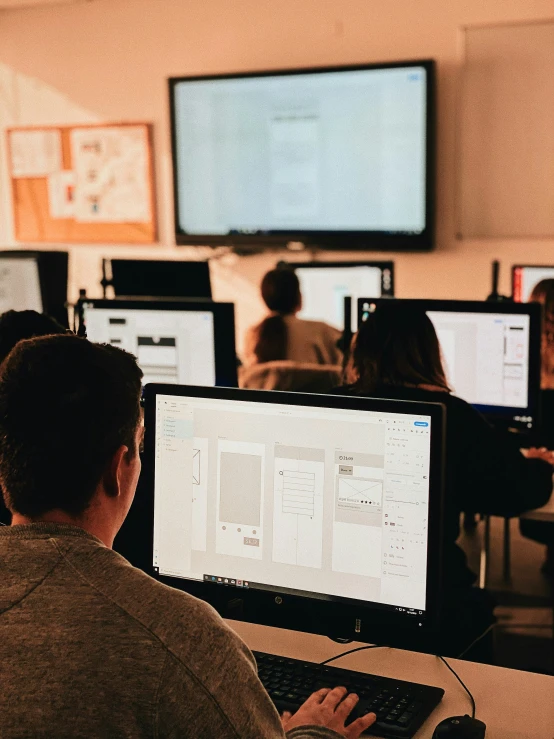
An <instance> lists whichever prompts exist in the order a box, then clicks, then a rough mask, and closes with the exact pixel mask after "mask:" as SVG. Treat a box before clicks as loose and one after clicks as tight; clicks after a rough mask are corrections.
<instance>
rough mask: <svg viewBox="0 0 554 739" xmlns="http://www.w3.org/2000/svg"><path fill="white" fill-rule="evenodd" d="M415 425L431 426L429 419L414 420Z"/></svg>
mask: <svg viewBox="0 0 554 739" xmlns="http://www.w3.org/2000/svg"><path fill="white" fill-rule="evenodd" d="M414 426H429V424H428V422H427V421H414Z"/></svg>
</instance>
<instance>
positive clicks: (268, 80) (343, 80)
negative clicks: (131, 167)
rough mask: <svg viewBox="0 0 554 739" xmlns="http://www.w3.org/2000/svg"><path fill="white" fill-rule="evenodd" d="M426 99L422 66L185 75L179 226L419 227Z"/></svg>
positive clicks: (179, 113)
mask: <svg viewBox="0 0 554 739" xmlns="http://www.w3.org/2000/svg"><path fill="white" fill-rule="evenodd" d="M426 98H427V73H426V70H425V68H424V67H401V68H394V69H372V70H356V71H343V72H326V73H320V74H292V75H275V76H263V77H246V78H234V79H214V80H183V81H182V82H178V83H177V84H176V86H175V110H174V115H175V142H176V152H175V155H176V169H177V188H178V200H179V207H178V219H179V225H180V227H181V229H182V230H183V231H185V232H186V233H189V234H228V233H257V232H262V233H263V232H265V231H275V230H277V231H279V230H281V231H283V230H284V231H287V230H308V231H309V230H316V231H317V230H323V231H385V232H400V233H415V234H418V233H421V232H422V231H423V229H424V228H425V225H426V224H425V201H426V194H425V187H426V173H425V166H426V164H425V163H426V105H427V103H426Z"/></svg>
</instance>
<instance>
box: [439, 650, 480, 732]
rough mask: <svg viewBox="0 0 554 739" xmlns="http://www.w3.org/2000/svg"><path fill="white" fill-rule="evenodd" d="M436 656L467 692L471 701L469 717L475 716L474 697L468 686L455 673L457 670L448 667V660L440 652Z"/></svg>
mask: <svg viewBox="0 0 554 739" xmlns="http://www.w3.org/2000/svg"><path fill="white" fill-rule="evenodd" d="M436 656H437V657H438V658H439V659H440V660H442V661H443V662H444V664H445V665H446V666H447V667H448V669H449V670H450V672H451V673H452V674H453V675H454V677H455V678H456V680H457V681H458V682H459V683H460V685H461V686H462V688H463V689H464V690H465V691H466V693H467V694H468V695H469V700H470V701H471V718H475V698H474V697H473V696H472V695H471V693H470V691H469V689H468V687H467V686H466V684H465V683H464V681H463V680H462V678H461V677H460V676H459V675H458V673H457V672H456V671H455V670H454V669H453V668H452V667H450V665H449V664H448V662H447V661H446V660H445V659H444V657H441V656H440V654H437V655H436Z"/></svg>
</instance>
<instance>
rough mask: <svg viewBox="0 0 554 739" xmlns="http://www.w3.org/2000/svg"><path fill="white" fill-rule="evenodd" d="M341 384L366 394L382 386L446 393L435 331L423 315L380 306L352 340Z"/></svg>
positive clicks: (397, 303) (391, 305)
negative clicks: (435, 389)
mask: <svg viewBox="0 0 554 739" xmlns="http://www.w3.org/2000/svg"><path fill="white" fill-rule="evenodd" d="M345 380H346V381H347V382H349V383H351V387H352V389H354V390H355V391H359V392H364V393H368V392H371V391H372V390H375V389H376V388H378V387H381V386H383V385H390V386H392V387H394V386H414V387H417V386H419V385H430V386H434V387H437V388H440V389H441V390H446V391H449V390H450V388H449V387H448V383H447V380H446V375H445V371H444V367H443V364H442V357H441V349H440V344H439V340H438V337H437V333H436V331H435V327H434V326H433V323H432V322H431V319H430V318H429V316H428V315H427V314H426V313H425V311H423V310H421V309H419V308H414V307H413V306H411V305H409V304H408V305H406V304H403V303H402V301H392V300H391V301H390V302H386V301H385V302H381V303H380V304H379V305H378V306H377V308H376V310H375V312H373V313H369V314H368V315H367V319H366V320H365V321H364V322H363V323H361V324H360V328H359V330H358V333H357V334H356V335H355V336H354V338H353V340H352V349H351V354H350V359H349V362H348V365H347V367H346V371H345Z"/></svg>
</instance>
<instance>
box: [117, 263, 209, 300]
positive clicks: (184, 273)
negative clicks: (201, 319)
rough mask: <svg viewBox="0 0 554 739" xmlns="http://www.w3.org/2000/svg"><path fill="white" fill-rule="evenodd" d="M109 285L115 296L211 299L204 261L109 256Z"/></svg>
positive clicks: (206, 265)
mask: <svg viewBox="0 0 554 739" xmlns="http://www.w3.org/2000/svg"><path fill="white" fill-rule="evenodd" d="M110 261H111V272H112V278H111V283H110V284H111V285H112V287H113V289H114V293H115V295H116V296H118V297H122V296H137V297H160V298H211V297H212V287H211V282H210V266H209V263H208V262H182V261H170V260H154V259H112V260H110Z"/></svg>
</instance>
